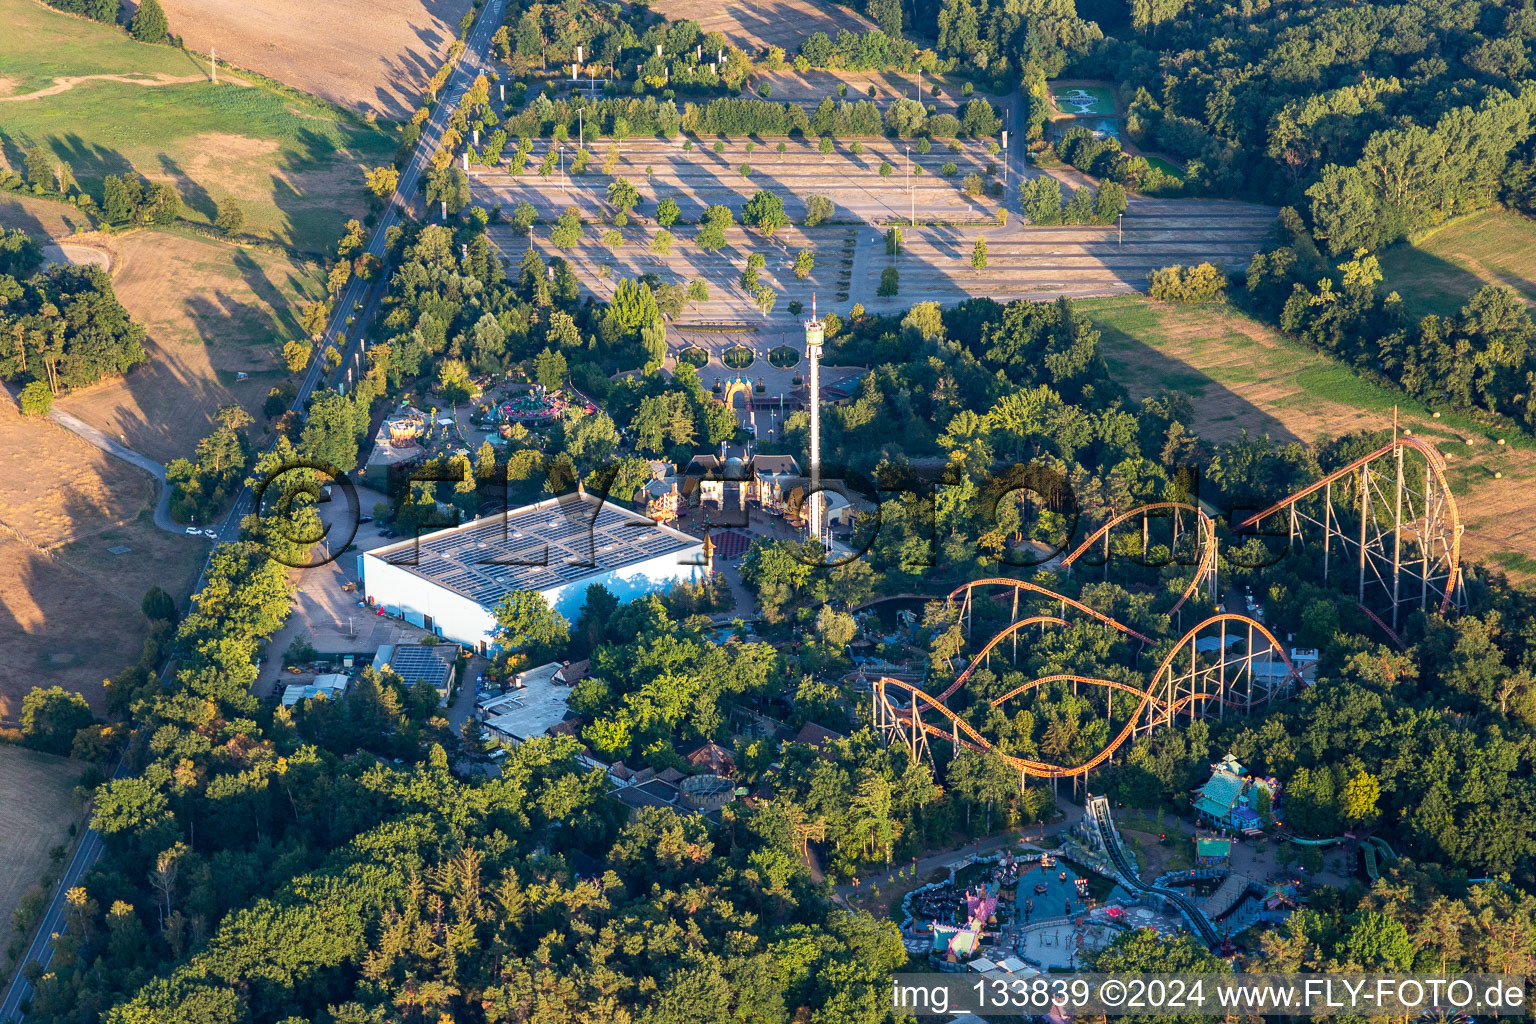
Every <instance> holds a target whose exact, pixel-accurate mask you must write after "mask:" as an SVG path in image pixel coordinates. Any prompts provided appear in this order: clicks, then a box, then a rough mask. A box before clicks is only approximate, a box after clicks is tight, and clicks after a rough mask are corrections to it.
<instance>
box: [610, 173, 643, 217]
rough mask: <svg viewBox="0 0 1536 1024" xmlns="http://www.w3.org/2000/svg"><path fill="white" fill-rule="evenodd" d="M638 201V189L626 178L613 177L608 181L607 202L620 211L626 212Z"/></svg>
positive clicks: (637, 203)
mask: <svg viewBox="0 0 1536 1024" xmlns="http://www.w3.org/2000/svg"><path fill="white" fill-rule="evenodd" d="M639 203H640V190H639V189H637V188H635V186H634V185H633V184H631V183H630V181H629V179H628V178H614V179H613V180H612V181H610V182H609V183H608V204H609V205H610V206H612V207H613V208H614V209H615V210H617V211H619V212H620V213H628V212H629V211H631V210H633V209H634V208H635V207H636V206H637V205H639Z"/></svg>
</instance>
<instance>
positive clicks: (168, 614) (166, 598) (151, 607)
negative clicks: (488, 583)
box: [139, 587, 180, 622]
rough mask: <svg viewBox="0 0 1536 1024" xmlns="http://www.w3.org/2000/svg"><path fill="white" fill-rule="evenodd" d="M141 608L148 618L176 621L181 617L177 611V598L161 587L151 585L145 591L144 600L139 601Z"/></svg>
mask: <svg viewBox="0 0 1536 1024" xmlns="http://www.w3.org/2000/svg"><path fill="white" fill-rule="evenodd" d="M139 610H140V611H142V612H143V613H144V617H145V618H146V619H158V620H162V621H165V622H175V621H176V620H177V619H178V618H179V617H180V616H179V615H178V614H177V611H176V599H175V598H173V597H172V596H171V595H170V594H167V593H166V592H165V591H164V590H161V589H160V588H159V587H150V588H149V589H148V590H147V591H145V592H144V600H143V601H141V602H139Z"/></svg>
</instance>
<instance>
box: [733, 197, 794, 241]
mask: <svg viewBox="0 0 1536 1024" xmlns="http://www.w3.org/2000/svg"><path fill="white" fill-rule="evenodd" d="M741 217H742V220H743V221H744V222H746V223H748V224H751V225H752V226H753V227H755V228H757V229H758V230H759V231H761V232H762V233H763V234H765V235H768V236H770V237H772V235H773V233H774V232H775V231H777V230H778V229H779V228H781V227H784V226H785V225H786V224H788V223H789V218H788V217H786V216H785V215H784V200H782V199H780V198H779V197H778V196H777V195H776V194H774V193H772V192H766V191H764V192H758V193H757V194H756V195H754V196H753V197H752V198H751V199H748V200H747V202H746V205H745V206H743V207H742V210H741Z"/></svg>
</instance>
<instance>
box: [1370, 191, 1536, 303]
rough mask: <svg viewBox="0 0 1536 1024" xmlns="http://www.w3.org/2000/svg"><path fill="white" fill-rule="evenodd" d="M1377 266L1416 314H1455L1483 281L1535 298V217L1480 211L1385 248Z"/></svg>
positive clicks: (1504, 211) (1387, 286) (1387, 282)
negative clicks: (1415, 238)
mask: <svg viewBox="0 0 1536 1024" xmlns="http://www.w3.org/2000/svg"><path fill="white" fill-rule="evenodd" d="M1381 269H1382V274H1383V276H1384V277H1385V279H1386V280H1385V282H1384V284H1383V287H1385V288H1389V289H1395V290H1396V291H1397V292H1398V294H1399V295H1401V296H1402V298H1403V302H1404V303H1406V304H1407V307H1408V310H1409V311H1410V312H1412V313H1413V314H1414V315H1415V316H1423V315H1425V314H1428V313H1438V314H1440V315H1442V316H1444V315H1447V314H1453V313H1456V312H1458V311H1459V310H1460V309H1461V307H1462V306H1463V305H1464V304H1465V303H1466V300H1467V297H1468V296H1469V295H1471V294H1472V293H1473V292H1474V291H1476V290H1477V289H1478V288H1480V287H1482V286H1483V285H1485V284H1503V285H1508V286H1509V287H1510V288H1513V289H1514V290H1515V291H1517V292H1519V293H1520V294H1521V295H1524V296H1525V297H1526V298H1527V299H1529V300H1531V301H1536V221H1532V220H1531V218H1529V217H1526V216H1524V215H1523V214H1519V213H1515V212H1513V211H1509V210H1484V211H1482V212H1481V213H1475V214H1472V215H1471V216H1469V217H1462V218H1459V219H1457V220H1455V221H1452V222H1451V223H1449V224H1447V225H1445V226H1444V227H1441V228H1439V229H1438V230H1436V231H1434V232H1432V233H1431V234H1429V235H1427V236H1425V237H1424V238H1422V239H1420V240H1418V241H1417V242H1414V243H1411V244H1410V243H1406V242H1405V243H1402V244H1400V245H1395V246H1393V247H1392V248H1390V249H1387V250H1386V251H1385V252H1383V253H1382V254H1381Z"/></svg>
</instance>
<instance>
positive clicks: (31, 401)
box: [21, 380, 53, 416]
mask: <svg viewBox="0 0 1536 1024" xmlns="http://www.w3.org/2000/svg"><path fill="white" fill-rule="evenodd" d="M52 411H53V392H52V391H50V390H48V385H47V384H44V383H43V382H42V381H40V380H35V381H33V382H32V383H30V384H28V385H27V386H26V387H24V388H22V389H21V414H22V415H23V416H47V415H48V414H49V413H50V412H52Z"/></svg>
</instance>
